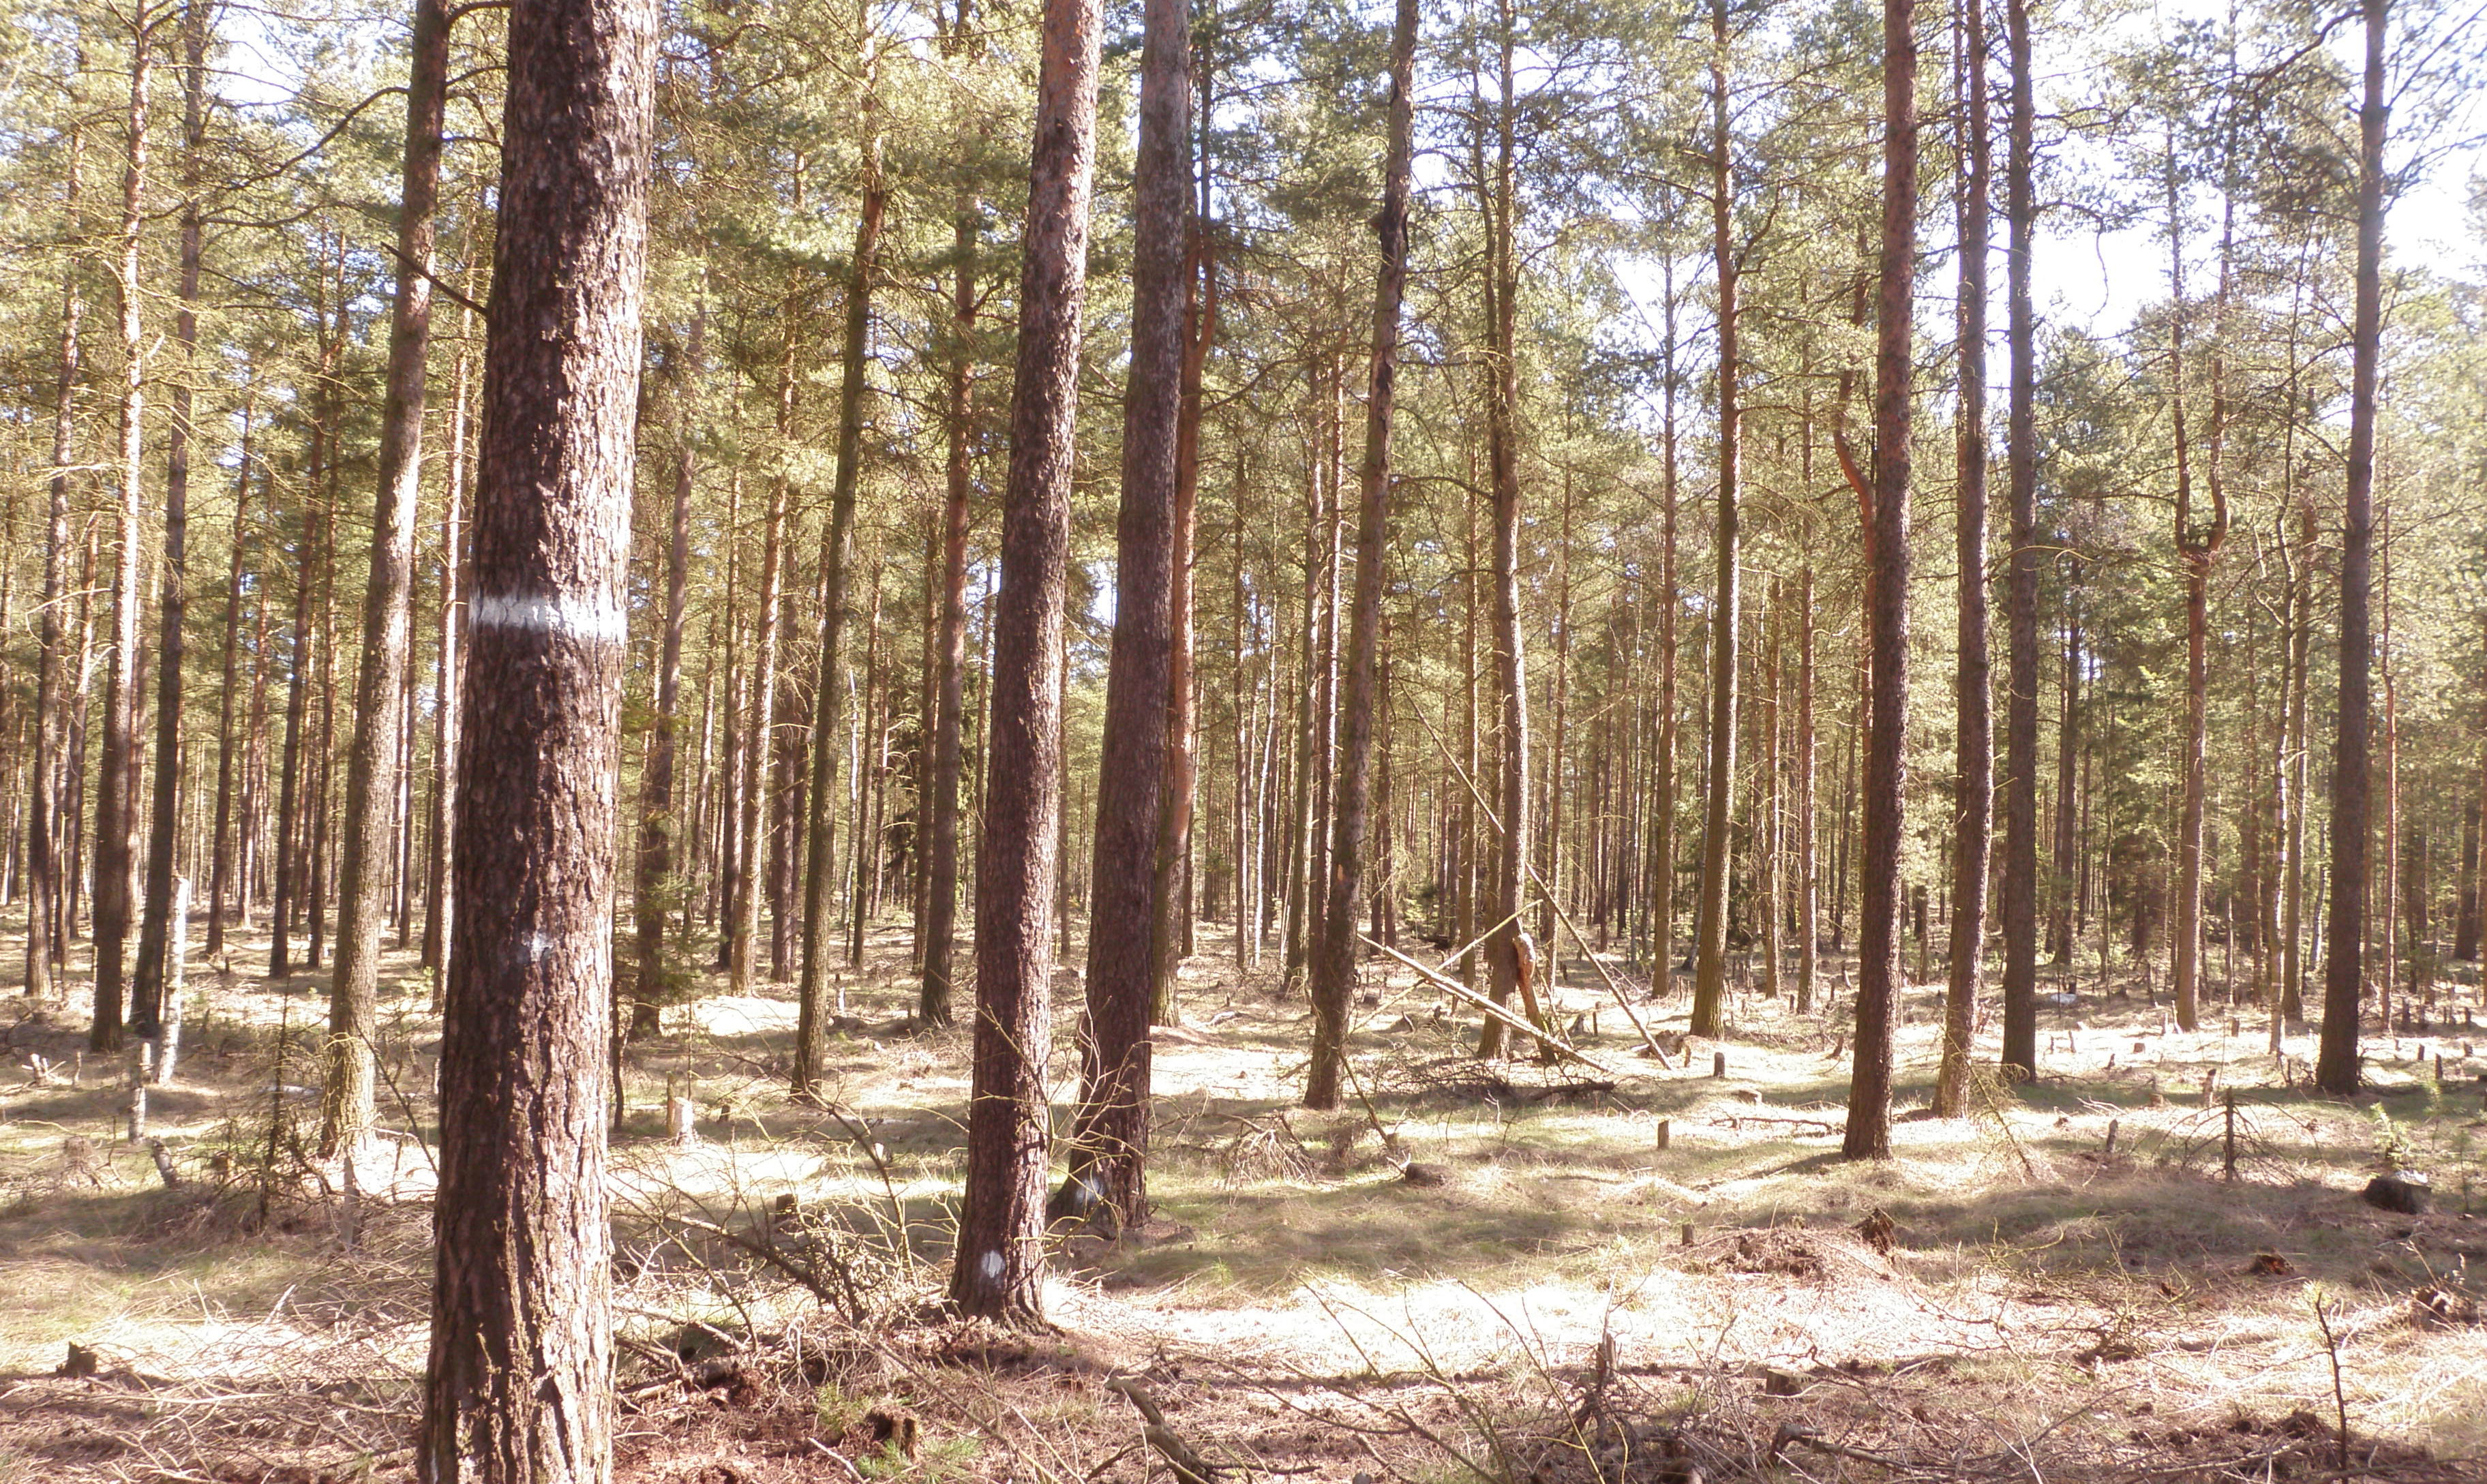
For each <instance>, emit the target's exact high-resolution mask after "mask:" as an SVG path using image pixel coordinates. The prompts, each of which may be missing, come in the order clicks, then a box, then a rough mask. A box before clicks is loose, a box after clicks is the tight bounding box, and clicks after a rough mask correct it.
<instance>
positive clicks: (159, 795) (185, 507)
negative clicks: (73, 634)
mask: <svg viewBox="0 0 2487 1484" xmlns="http://www.w3.org/2000/svg"><path fill="white" fill-rule="evenodd" d="M209 10H210V4H209V0H185V3H184V4H183V5H182V213H181V246H180V248H179V253H180V260H179V261H180V268H179V271H180V273H181V287H180V295H181V300H180V301H181V308H180V309H178V310H177V311H175V314H174V319H173V339H174V343H175V344H176V345H177V346H178V347H179V348H180V356H181V363H182V369H181V375H180V376H178V377H177V378H175V379H174V382H173V389H172V397H171V404H172V406H171V412H172V417H171V419H170V425H169V426H168V427H167V429H166V430H165V439H164V548H163V554H162V560H163V575H162V583H163V586H162V597H161V599H160V600H159V601H158V602H157V604H156V610H157V630H156V631H157V633H158V634H159V635H160V637H159V638H158V639H157V641H156V657H155V757H154V765H155V778H154V800H153V808H152V809H151V811H150V818H149V821H148V830H147V886H146V893H145V897H144V901H143V905H142V908H141V915H140V918H139V926H138V967H137V971H136V973H135V975H134V976H133V978H132V979H131V982H130V992H129V1009H130V1015H129V1022H130V1029H131V1032H132V1033H133V1034H135V1035H139V1036H143V1037H145V1038H147V1039H148V1040H149V1041H151V1042H154V1043H155V1046H154V1067H153V1070H152V1071H151V1073H150V1079H151V1080H154V1081H161V1080H162V1079H163V1078H164V1076H165V1073H166V1069H167V1068H169V1067H170V1065H171V1060H170V1058H169V1057H168V1056H167V1055H166V1054H165V1052H166V1050H169V1048H168V1047H166V1046H165V1045H164V1020H165V1015H166V1010H165V1005H164V994H165V985H166V983H167V980H168V978H169V979H171V980H173V981H175V982H178V981H179V978H180V976H179V975H178V974H168V971H167V967H166V965H165V956H166V954H168V953H171V952H176V951H178V949H177V948H176V947H175V946H174V945H173V943H172V941H171V932H172V924H173V890H174V888H173V850H174V840H175V838H176V836H177V835H178V834H179V832H180V828H181V805H182V674H183V645H182V641H183V638H184V635H183V632H182V630H183V626H184V625H185V623H186V622H187V620H188V616H189V606H190V560H189V528H190V442H191V439H192V438H193V436H194V435H195V434H196V431H197V430H196V427H195V423H194V419H193V401H194V399H193V396H192V393H191V379H192V377H193V375H194V372H195V369H196V368H195V362H196V359H197V350H198V344H199V268H200V261H199V260H200V247H201V233H200V223H199V208H200V201H199V189H200V185H199V182H200V174H201V169H200V165H201V161H200V156H201V154H203V153H204V152H205V150H206V148H207V131H208V121H207V73H208V22H209ZM172 1014H173V1019H174V1023H176V1024H179V1023H180V1010H179V1007H178V1006H177V1007H175V1008H174V1010H173V1012H172Z"/></svg>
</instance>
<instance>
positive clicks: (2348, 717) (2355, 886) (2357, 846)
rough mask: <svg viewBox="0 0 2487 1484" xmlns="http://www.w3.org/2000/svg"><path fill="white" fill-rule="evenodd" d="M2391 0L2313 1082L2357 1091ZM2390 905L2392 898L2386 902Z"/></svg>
mask: <svg viewBox="0 0 2487 1484" xmlns="http://www.w3.org/2000/svg"><path fill="white" fill-rule="evenodd" d="M2387 4H2388V0H2362V4H2361V11H2362V12H2363V14H2364V16H2365V22H2366V66H2365V97H2364V98H2363V100H2362V102H2361V106H2360V108H2359V111H2358V297H2357V309H2356V313H2355V316H2354V318H2353V320H2352V322H2351V324H2350V332H2349V334H2350V357H2351V359H2350V372H2349V489H2348V496H2347V498H2346V500H2345V501H2344V502H2343V503H2342V507H2341V513H2340V518H2341V526H2342V530H2341V538H2340V710H2339V717H2340V720H2339V726H2340V730H2339V735H2338V737H2337V739H2336V741H2335V742H2333V752H2332V910H2331V921H2330V923H2329V924H2328V925H2327V927H2326V930H2325V933H2324V937H2325V938H2328V939H2329V941H2328V942H2327V943H2326V944H2325V945H2324V946H2325V953H2324V962H2323V1037H2322V1045H2321V1049H2320V1050H2319V1052H2318V1055H2317V1059H2316V1064H2315V1069H2314V1081H2315V1085H2316V1086H2318V1087H2320V1088H2322V1089H2323V1090H2324V1091H2325V1092H2328V1093H2332V1094H2333V1095H2334V1096H2340V1097H2345V1096H2347V1095H2348V1094H2350V1093H2353V1092H2356V1091H2357V1090H2358V1083H2359V1079H2360V1073H2359V1057H2358V1030H2359V1025H2358V1021H2359V1013H2360V1008H2361V999H2362V997H2363V994H2364V989H2365V983H2364V981H2365V960H2364V954H2365V941H2366V832H2367V826H2368V824H2369V823H2370V814H2371V809H2372V805H2371V802H2370V800H2371V797H2372V791H2373V780H2372V779H2371V778H2370V777H2369V776H2368V775H2367V760H2366V752H2367V737H2366V730H2367V728H2368V726H2369V725H2370V724H2371V720H2372V711H2373V705H2374V703H2373V700H2372V696H2371V692H2370V688H2369V682H2368V678H2367V667H2368V664H2369V662H2370V659H2371V654H2370V648H2369V646H2370V643H2371V636H2370V634H2369V631H2368V619H2367V597H2368V593H2367V590H2368V586H2369V584H2370V581H2371V576H2370V573H2371V566H2372V561H2373V558H2372V555H2371V548H2372V546H2373V544H2374V496H2375V380H2376V375H2377V371H2378V363H2379V361H2380V359H2381V346H2380V344H2379V341H2380V338H2381V334H2382V329H2383V299H2384V294H2383V281H2384V124H2385V97H2384V41H2385V32H2386V29H2387V24H2388V18H2387V9H2386V7H2387ZM2387 910H2389V904H2387Z"/></svg>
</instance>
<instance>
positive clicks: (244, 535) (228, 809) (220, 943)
mask: <svg viewBox="0 0 2487 1484" xmlns="http://www.w3.org/2000/svg"><path fill="white" fill-rule="evenodd" d="M257 411H258V407H257V405H256V404H255V403H250V402H245V403H244V404H243V405H242V413H241V454H240V457H239V458H238V459H237V460H236V461H235V464H234V523H233V551H232V565H231V571H230V572H229V573H228V574H227V575H226V578H225V643H224V666H223V675H224V686H223V688H222V689H221V691H220V692H219V693H218V695H217V697H216V817H215V827H214V829H213V831H212V833H211V834H210V844H209V849H208V854H209V866H208V938H207V943H206V945H205V946H206V949H207V955H208V957H209V958H210V960H212V959H215V958H216V957H217V956H219V955H220V954H222V953H223V952H224V949H225V922H226V920H227V919H226V914H225V904H226V901H227V900H228V898H229V897H230V896H231V894H232V892H233V889H234V863H235V862H234V809H233V806H234V764H235V762H236V761H237V759H236V758H235V755H234V742H235V737H234V712H235V711H236V710H237V709H238V706H239V704H240V697H241V577H242V570H243V560H244V558H245V557H246V556H247V555H248V554H249V551H250V544H251V543H250V477H251V472H252V469H251V459H252V453H251V433H252V431H253V426H252V425H253V418H254V415H255V414H256V412H257ZM258 585H259V587H260V595H261V597H260V601H261V602H262V604H263V606H264V605H265V602H266V586H265V583H264V582H263V583H260V584H258ZM253 648H254V656H255V657H256V645H254V646H253ZM253 667H254V669H256V668H258V659H257V658H254V659H253ZM244 787H245V791H246V790H247V784H245V785H244ZM242 826H243V828H244V829H245V830H247V829H248V827H249V812H248V811H247V810H244V812H243V815H242ZM245 894H247V893H245Z"/></svg>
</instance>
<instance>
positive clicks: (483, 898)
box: [415, 0, 658, 1484]
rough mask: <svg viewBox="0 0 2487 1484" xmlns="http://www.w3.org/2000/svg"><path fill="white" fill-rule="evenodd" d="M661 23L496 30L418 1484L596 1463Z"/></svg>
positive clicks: (554, 7)
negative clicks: (610, 917) (628, 607)
mask: <svg viewBox="0 0 2487 1484" xmlns="http://www.w3.org/2000/svg"><path fill="white" fill-rule="evenodd" d="M657 24H658V16H657V7H656V5H654V4H653V3H650V0H519V3H518V4H517V7H516V9H514V10H513V11H512V12H511V14H510V26H509V84H508V87H509V93H508V101H507V103H506V105H505V108H504V116H503V123H502V129H501V138H502V139H503V140H504V141H506V143H505V145H504V148H503V154H502V167H501V186H500V205H501V221H500V232H499V236H498V238H497V240H496V242H495V244H494V263H493V275H492V298H491V312H490V314H489V316H488V317H487V322H488V325H489V328H488V330H487V335H486V350H485V394H484V395H485V416H484V440H483V447H482V459H481V474H480V478H479V479H478V482H477V489H476V519H475V533H474V546H475V552H474V578H475V581H474V593H475V597H474V601H473V605H472V608H471V611H470V613H469V618H468V626H469V628H468V631H469V633H470V635H471V637H472V644H471V647H470V654H469V659H468V663H469V665H470V667H471V675H472V679H473V681H474V684H473V685H472V686H468V687H467V691H466V724H465V727H464V729H463V749H464V750H463V752H462V755H461V772H462V777H463V779H464V783H465V787H464V788H463V789H461V792H460V795H459V799H458V832H459V836H460V840H459V845H458V849H457V853H456V854H457V872H458V900H459V902H460V910H459V913H458V920H457V928H456V933H455V936H454V938H453V941H452V946H451V949H450V965H449V994H448V1009H447V1015H446V1017H445V1019H444V1021H443V1027H442V1039H441V1086H440V1107H441V1115H442V1124H441V1139H440V1185H439V1196H438V1204H437V1215H436V1217H435V1218H434V1222H435V1225H434V1230H435V1240H436V1244H437V1246H436V1256H435V1261H434V1265H433V1274H434V1280H433V1306H432V1353H431V1359H430V1365H429V1368H428V1370H427V1373H426V1381H425V1389H424V1409H423V1422H422V1426H421V1429H420V1430H419V1432H418V1433H417V1435H416V1441H415V1467H416V1474H417V1477H418V1478H420V1479H421V1480H423V1481H424V1484H462V1481H465V1480H474V1481H476V1484H602V1481H603V1480H605V1479H606V1478H607V1477H609V1476H610V1473H611V1470H612V1412H613V1396H612V1364H613V1354H612V1338H611V1315H610V1312H609V1308H608V1303H609V1296H608V1286H607V1285H608V1284H609V1283H610V1281H611V1279H610V1277H609V1275H608V1266H609V1263H608V1260H609V1257H610V1247H611V1243H612V1238H611V1233H610V1229H609V1226H608V1224H607V1218H606V1205H605V1201H606V1197H605V1190H604V1139H605V1125H606V1115H605V1109H606V1105H607V1102H608V1099H609V1098H610V1096H611V1093H612V1088H611V1087H610V1086H609V1084H608V1081H607V1078H608V1075H609V1074H608V1071H607V1065H608V1064H607V1056H606V1053H607V1048H608V1045H609V1040H608V1038H609V1037H610V1036H611V1034H612V1028H611V1018H610V1002H611V994H612V940H611V936H610V927H609V924H608V922H607V912H608V903H609V891H610V886H611V882H612V873H613V854H614V853H613V845H614V838H613V836H614V833H615V823H616V821H615V816H616V814H617V812H618V809H617V805H616V801H615V796H614V789H613V771H614V766H615V763H616V761H617V759H618V755H619V750H620V739H621V707H622V680H623V668H624V664H625V662H626V661H627V659H628V658H629V655H628V648H627V644H626V637H627V635H626V623H627V620H626V617H625V608H624V575H625V569H626V566H627V564H628V562H629V551H630V481H631V463H632V453H633V450H632V432H633V429H634V427H635V425H636V404H637V399H638V380H639V358H640V318H639V317H640V296H641V285H642V280H643V278H644V275H645V270H646V263H647V209H648V178H649V165H650V156H651V154H652V149H651V140H652V136H653V134H654V121H655V87H654V83H655V75H656V48H657Z"/></svg>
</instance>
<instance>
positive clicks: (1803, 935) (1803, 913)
mask: <svg viewBox="0 0 2487 1484" xmlns="http://www.w3.org/2000/svg"><path fill="white" fill-rule="evenodd" d="M1814 627H1815V625H1814V615H1813V564H1812V563H1811V562H1807V563H1805V565H1804V571H1803V573H1802V575H1801V576H1800V577H1799V578H1798V581H1797V631H1798V634H1799V638H1798V641H1797V645H1798V647H1797V677H1796V768H1797V775H1796V852H1797V855H1796V875H1797V967H1796V1013H1797V1014H1799V1015H1811V1014H1812V1013H1813V999H1814V992H1815V989H1816V986H1817V984H1818V983H1819V981H1820V978H1821V970H1822V966H1821V956H1822V886H1821V875H1822V872H1821V863H1820V861H1819V860H1818V858H1817V856H1818V854H1819V853H1818V851H1817V850H1816V848H1815V835H1816V830H1815V827H1814V797H1813V796H1814V776H1815V768H1814V735H1813V733H1814V728H1813V679H1814V674H1813V638H1814Z"/></svg>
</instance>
